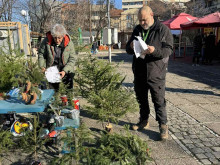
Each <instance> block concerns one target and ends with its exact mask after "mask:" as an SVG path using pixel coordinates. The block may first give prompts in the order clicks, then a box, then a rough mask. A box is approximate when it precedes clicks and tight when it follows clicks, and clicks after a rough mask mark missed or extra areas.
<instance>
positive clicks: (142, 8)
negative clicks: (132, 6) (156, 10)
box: [138, 5, 153, 15]
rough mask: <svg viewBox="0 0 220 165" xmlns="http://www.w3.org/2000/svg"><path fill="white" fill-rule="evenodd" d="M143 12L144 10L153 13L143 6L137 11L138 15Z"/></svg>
mask: <svg viewBox="0 0 220 165" xmlns="http://www.w3.org/2000/svg"><path fill="white" fill-rule="evenodd" d="M143 10H145V11H146V12H147V13H153V11H152V9H151V8H150V7H149V6H147V5H144V6H143V7H141V8H140V9H139V11H138V15H139V14H141V12H142V11H143Z"/></svg>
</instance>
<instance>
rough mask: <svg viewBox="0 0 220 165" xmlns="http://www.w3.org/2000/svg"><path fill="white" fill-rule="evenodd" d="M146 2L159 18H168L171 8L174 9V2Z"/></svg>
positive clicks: (171, 12) (155, 0)
mask: <svg viewBox="0 0 220 165" xmlns="http://www.w3.org/2000/svg"><path fill="white" fill-rule="evenodd" d="M148 3H149V6H150V7H151V8H152V10H153V12H154V15H155V16H156V17H158V18H159V19H160V20H167V19H169V18H170V17H171V16H172V14H173V10H174V9H176V8H174V7H175V6H174V4H172V3H166V2H163V1H161V0H153V1H149V2H148Z"/></svg>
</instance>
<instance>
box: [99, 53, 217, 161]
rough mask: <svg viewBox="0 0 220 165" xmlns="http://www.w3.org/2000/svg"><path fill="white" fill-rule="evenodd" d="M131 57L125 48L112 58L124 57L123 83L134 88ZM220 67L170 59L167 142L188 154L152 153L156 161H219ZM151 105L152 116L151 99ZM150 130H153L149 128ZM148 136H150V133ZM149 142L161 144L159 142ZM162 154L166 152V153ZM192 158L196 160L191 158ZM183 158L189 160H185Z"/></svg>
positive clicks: (154, 125)
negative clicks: (158, 156) (174, 144)
mask: <svg viewBox="0 0 220 165" xmlns="http://www.w3.org/2000/svg"><path fill="white" fill-rule="evenodd" d="M99 55H100V56H98V57H99V58H104V59H107V58H108V57H107V54H106V53H103V54H99ZM131 60H132V57H130V56H129V55H126V53H125V52H124V51H117V50H116V51H115V52H114V51H113V54H112V61H113V62H120V61H124V63H123V64H121V65H120V72H121V73H122V74H124V75H126V76H127V77H126V79H125V82H124V85H125V86H126V87H127V88H128V89H130V90H133V83H132V82H133V75H132V72H131ZM219 68H220V65H217V64H216V66H201V67H197V68H193V67H192V66H191V64H187V63H184V62H178V61H173V60H170V64H169V73H168V74H167V89H166V100H167V113H168V120H169V123H168V125H169V134H170V136H171V139H170V142H172V141H175V143H176V144H178V145H179V146H180V147H181V149H182V150H183V151H184V152H185V153H187V154H188V156H189V157H187V156H186V155H184V154H182V156H183V157H182V158H181V156H180V155H181V154H179V156H177V157H175V156H174V158H172V159H167V158H164V159H160V158H157V156H154V157H153V158H154V163H155V164H205V165H206V164H220V137H219V135H220V131H219V123H220V99H219V97H220V91H219V88H220V74H218V73H219ZM149 97H150V96H149ZM150 107H151V115H152V117H153V118H154V116H155V114H154V108H153V104H152V102H151V104H150ZM134 118H135V120H134ZM127 120H128V121H129V122H130V123H135V121H136V122H137V120H138V114H136V117H135V116H134V115H131V116H130V117H129V115H128V116H127ZM151 122H154V124H153V130H155V132H158V130H157V128H156V127H157V123H156V122H155V121H153V120H152V119H150V124H152V123H151ZM141 133H142V132H137V133H136V134H138V135H139V136H140V137H141V136H143V135H141ZM149 134H152V133H151V132H148V135H149ZM149 139H150V140H151V138H150V135H149ZM153 141H156V140H155V139H153ZM168 143H169V142H168ZM168 143H167V146H168ZM149 144H151V145H161V143H159V142H158V143H151V142H150V143H149ZM153 148H154V147H153ZM154 149H156V148H154ZM152 150H153V149H152ZM152 152H154V151H152ZM180 153H181V152H180ZM159 155H160V154H159ZM165 155H166V156H167V157H168V156H169V154H165ZM171 157H172V156H171ZM192 158H193V160H196V161H193V160H191V159H192ZM175 159H178V160H175ZM186 159H188V160H189V161H188V162H187V161H186Z"/></svg>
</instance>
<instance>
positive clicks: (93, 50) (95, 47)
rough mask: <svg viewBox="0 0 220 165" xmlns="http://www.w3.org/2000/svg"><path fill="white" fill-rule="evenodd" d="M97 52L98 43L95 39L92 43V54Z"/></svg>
mask: <svg viewBox="0 0 220 165" xmlns="http://www.w3.org/2000/svg"><path fill="white" fill-rule="evenodd" d="M96 52H97V44H96V42H95V41H94V42H93V43H92V54H94V55H95V54H96Z"/></svg>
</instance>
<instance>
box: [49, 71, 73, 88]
mask: <svg viewBox="0 0 220 165" xmlns="http://www.w3.org/2000/svg"><path fill="white" fill-rule="evenodd" d="M73 77H74V74H73V73H67V74H66V75H65V76H64V78H63V79H62V82H63V83H64V84H65V85H67V88H68V89H73ZM59 86H60V83H49V88H50V89H54V90H55V91H56V92H57V91H58V90H59Z"/></svg>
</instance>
